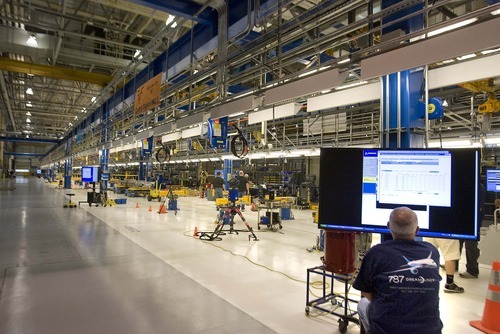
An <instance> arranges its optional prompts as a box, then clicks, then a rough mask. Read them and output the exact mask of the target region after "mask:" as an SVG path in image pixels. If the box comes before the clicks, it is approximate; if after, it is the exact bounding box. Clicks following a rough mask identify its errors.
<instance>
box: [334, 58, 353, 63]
mask: <svg viewBox="0 0 500 334" xmlns="http://www.w3.org/2000/svg"><path fill="white" fill-rule="evenodd" d="M350 61H351V58H350V57H347V58H346V59H342V60H341V61H339V62H338V63H337V64H345V63H348V62H350Z"/></svg>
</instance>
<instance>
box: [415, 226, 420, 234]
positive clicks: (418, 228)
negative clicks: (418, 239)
mask: <svg viewBox="0 0 500 334" xmlns="http://www.w3.org/2000/svg"><path fill="white" fill-rule="evenodd" d="M418 231H420V227H418V226H417V229H416V230H415V235H417V234H418Z"/></svg>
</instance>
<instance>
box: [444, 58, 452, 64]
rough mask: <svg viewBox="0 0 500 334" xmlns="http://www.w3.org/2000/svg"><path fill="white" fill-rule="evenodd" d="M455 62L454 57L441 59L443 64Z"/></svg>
mask: <svg viewBox="0 0 500 334" xmlns="http://www.w3.org/2000/svg"><path fill="white" fill-rule="evenodd" d="M454 62H455V59H446V60H443V64H450V63H454Z"/></svg>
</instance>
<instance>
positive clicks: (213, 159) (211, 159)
mask: <svg viewBox="0 0 500 334" xmlns="http://www.w3.org/2000/svg"><path fill="white" fill-rule="evenodd" d="M208 160H210V161H220V158H219V157H212V158H208Z"/></svg>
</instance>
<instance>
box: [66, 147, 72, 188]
mask: <svg viewBox="0 0 500 334" xmlns="http://www.w3.org/2000/svg"><path fill="white" fill-rule="evenodd" d="M72 168H73V166H72V159H71V139H70V140H68V141H67V142H66V160H65V162H64V189H71V175H72V174H73V169H72Z"/></svg>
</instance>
